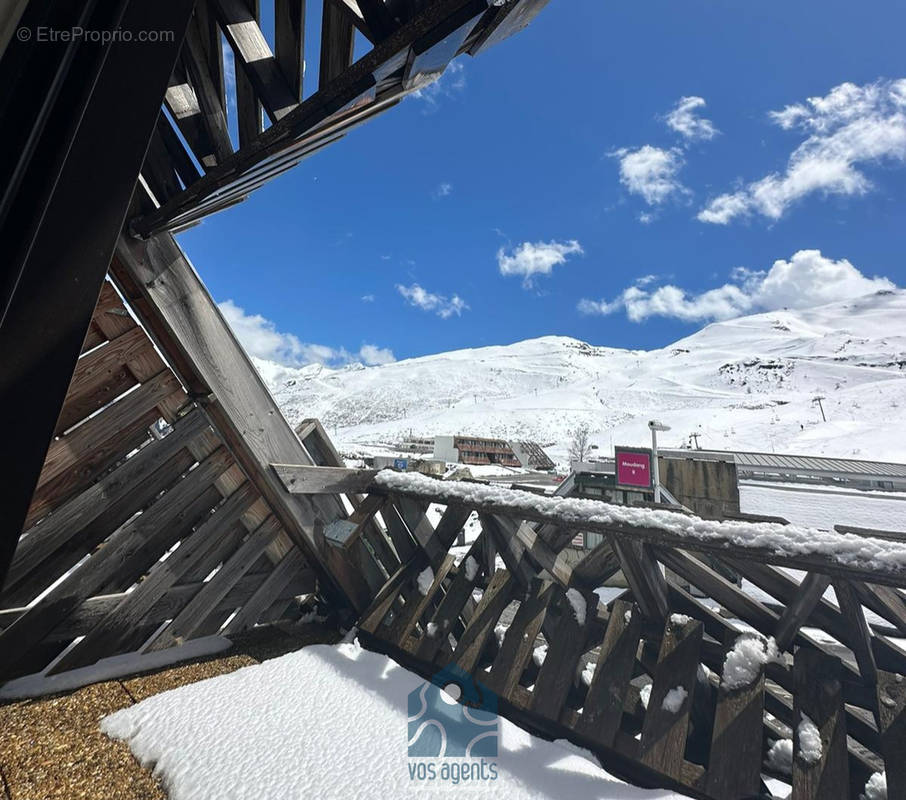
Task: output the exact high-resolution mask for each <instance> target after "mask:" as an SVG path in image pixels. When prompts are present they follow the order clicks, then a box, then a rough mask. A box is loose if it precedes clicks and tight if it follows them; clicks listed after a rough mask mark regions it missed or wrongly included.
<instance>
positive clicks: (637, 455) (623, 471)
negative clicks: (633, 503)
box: [614, 447, 651, 489]
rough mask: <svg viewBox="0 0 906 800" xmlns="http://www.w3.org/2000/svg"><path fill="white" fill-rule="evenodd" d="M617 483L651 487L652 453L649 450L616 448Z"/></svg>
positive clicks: (636, 486) (639, 487)
mask: <svg viewBox="0 0 906 800" xmlns="http://www.w3.org/2000/svg"><path fill="white" fill-rule="evenodd" d="M614 457H615V459H616V465H617V485H618V486H632V487H634V488H638V489H650V488H651V453H650V451H647V450H628V449H621V448H619V447H617V448H615V449H614Z"/></svg>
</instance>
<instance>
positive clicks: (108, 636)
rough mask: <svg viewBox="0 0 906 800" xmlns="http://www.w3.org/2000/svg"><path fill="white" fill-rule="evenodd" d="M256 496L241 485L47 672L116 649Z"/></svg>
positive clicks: (78, 664) (92, 659)
mask: <svg viewBox="0 0 906 800" xmlns="http://www.w3.org/2000/svg"><path fill="white" fill-rule="evenodd" d="M257 499H258V494H257V492H255V491H254V489H253V488H252V487H251V486H249V485H248V484H245V485H244V486H243V487H242V488H240V489H239V490H237V491H236V492H234V493H233V494H232V495H231V496H230V497H229V498H227V499H226V500H225V501H224V503H223V504H222V505H221V506H219V507H218V508H217V510H216V511H215V513H214V514H212V515H211V516H210V517H209V518H208V519H206V520H205V521H204V522H203V523H202V524H201V525H200V526H199V527H198V529H197V530H195V531H194V532H193V533H192V534H191V535H190V536H189V537H188V538H187V539H186V540H185V541H183V542H182V543H181V544H180V546H179V547H177V548H176V550H175V552H173V553H172V554H170V556H169V557H168V558H167V559H166V561H163V562H160V563H158V564H156V565H155V566H154V567H153V568H152V569H151V571H150V572H149V574H148V576H147V577H146V578H145V579H144V580H143V581H142V582H141V583H139V584H138V586H136V587H135V589H134V590H133V591H132V592H130V593H129V594H128V595H127V596H126V597H125V598H124V599H123V601H122V602H121V603H120V604H119V605H118V606H116V608H113V609H111V611H110V612H109V613H108V614H107V616H106V617H105V618H104V619H102V620H101V621H100V622H99V623H98V624H97V625H96V626H95V628H94V629H93V630H92V631H91V632H90V633H89V634H88V635H87V636H86V637H85V638H84V639H82V641H81V642H79V643H78V644H77V645H75V647H73V648H72V649H71V650H70V651H69V652H67V653H66V655H65V656H64V657H63V658H62V659H60V661H58V662H57V663H56V664H55V665H54V668H53V670H52V673H51V674H56V673H58V672H63V671H65V670H67V669H76V668H77V667H83V666H86V665H88V664H93V663H94V662H95V661H97V660H98V659H99V658H101V657H103V656H104V655H109V654H111V653H115V652H117V650H116V648H117V646H118V645H119V644H120V643H121V642H122V641H123V640H124V639H126V638H127V637H128V636H129V634H130V633H131V632H132V630H133V628H134V627H135V626H136V625H138V624H139V623H140V622H141V621H142V619H143V618H144V617H145V615H146V614H147V613H148V612H149V611H150V610H151V609H152V608H153V607H154V604H155V603H156V602H157V601H158V600H160V598H161V597H163V596H164V595H165V594H166V593H167V591H168V590H169V589H171V588H172V587H173V586H174V585H175V584H176V583H177V581H179V580H180V579H181V578H182V577H183V576H184V574H185V573H186V572H187V571H188V570H189V569H190V568H191V567H192V566H193V564H195V563H196V562H197V560H198V559H199V558H200V557H201V556H202V555H204V553H205V551H206V550H209V549H211V548H212V547H213V546H214V545H216V544H217V541H218V537H219V536H223V535H226V534H227V533H228V532H229V530H230V528H231V527H232V526H233V525H234V524H235V523H236V522H238V520H239V517H240V516H241V515H242V514H243V513H244V512H245V511H246V510H248V508H249V507H250V506H251V505H252V503H254V502H255V500H257Z"/></svg>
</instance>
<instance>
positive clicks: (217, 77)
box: [174, 5, 233, 170]
mask: <svg viewBox="0 0 906 800" xmlns="http://www.w3.org/2000/svg"><path fill="white" fill-rule="evenodd" d="M206 13H207V5H206ZM201 24H203V23H202V22H201V20H200V18H199V25H201ZM207 24H208V25H212V24H213V19H212V18H210V17H209V18H208V22H207ZM214 33H216V35H217V38H216V48H217V51H216V56H215V54H214V52H213V50H212V48H213V47H214V46H215V45H214V42H213V41H210V39H209V38H208V37H210V36H211V32H210V31H206V32H205V31H201V30H199V29H198V27H197V26H189V30H188V32H187V34H186V42H185V47H184V48H183V57H182V65H183V68H184V76H183V77H184V78H185V79H187V81H188V85H187V87H185V88H184V91H185V92H186V93H187V94H188V93H189V92H191V97H190V98H189V99H190V100H192V101H194V102H192V103H191V104H187V105H186V108H185V110H184V112H183V116H182V120H181V121H182V122H183V123H185V122H187V121H188V119H189V118H191V119H192V120H193V122H194V125H195V128H194V130H195V131H197V133H196V134H195V135H194V136H193V137H192V138H189V137H186V141H187V142H188V143H189V146H190V147H191V148H192V150H193V152H194V153H195V157H196V158H197V159H198V161H199V162H200V163H201V165H202V167H203V168H204V169H205V170H208V169H211V168H213V167H215V166H217V164H220V163H222V162H223V160H224V159H226V158H228V157H229V156H230V155H232V153H233V143H232V141H231V140H230V134H229V128H228V127H227V119H226V106H225V104H224V99H225V92H224V78H223V55H222V53H221V52H220V51H221V47H220V31H219V30H218V29H217V28H216V26H215V28H214ZM215 61H216V65H217V67H216V68H215V72H212V71H211V64H213V63H215ZM190 115H191V116H190ZM174 118H177V117H176V115H175V114H174ZM179 122H180V119H179V118H177V124H179ZM184 127H185V126H184V125H181V126H180V129H181V130H182V129H183V128H184ZM183 134H184V135H185V131H183Z"/></svg>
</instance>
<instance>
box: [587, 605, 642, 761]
mask: <svg viewBox="0 0 906 800" xmlns="http://www.w3.org/2000/svg"><path fill="white" fill-rule="evenodd" d="M641 634H642V614H641V610H640V609H638V608H637V607H634V606H633V604H632V603H629V602H627V601H626V600H617V601H615V602H614V604H613V609H612V611H611V614H610V620H609V621H608V623H607V631H606V633H605V634H604V641H603V642H602V643H601V648H600V650H599V651H598V661H597V664H596V666H595V673H594V676H593V677H592V679H591V684H590V685H589V687H588V693H587V694H586V696H585V704H584V706H583V708H582V714H581V715H580V716H579V720H578V722H577V725H576V728H577V730H579V731H580V732H581V733H583V734H585V735H586V736H589V737H590V738H592V739H594V740H595V741H597V742H600V743H601V744H602V745H604V746H605V747H611V746H612V745H613V743H614V740H615V738H616V735H617V731H618V730H619V728H620V721H621V719H622V716H623V704H624V700H625V698H626V693H627V690H628V688H629V681H630V680H631V679H632V670H633V667H634V665H635V656H636V652H637V651H638V646H639V639H640V637H641Z"/></svg>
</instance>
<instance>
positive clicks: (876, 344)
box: [253, 290, 906, 462]
mask: <svg viewBox="0 0 906 800" xmlns="http://www.w3.org/2000/svg"><path fill="white" fill-rule="evenodd" d="M904 319H906V291H902V290H898V291H893V292H891V291H882V292H878V293H875V294H871V295H866V296H864V297H859V298H854V299H852V300H847V301H844V302H836V303H830V304H827V305H823V306H817V307H814V308H806V309H784V310H778V311H769V312H762V313H759V314H754V315H750V316H745V317H738V318H735V319H732V320H725V321H721V322H713V323H710V324H708V325H706V326H704V327H703V328H701V329H700V330H698V331H696V332H695V333H693V334H690V335H689V336H685V337H683V338H681V339H679V340H677V341H676V342H673V343H671V344H669V345H667V346H665V347H662V348H657V349H653V350H625V349H621V348H616V347H610V346H602V345H593V344H589V343H587V342H583V341H582V340H580V339H576V338H573V337H569V336H560V335H551V336H543V337H538V338H535V339H524V340H520V341H517V342H513V343H512V344H507V345H489V346H484V347H479V348H464V349H461V350H453V351H448V352H444V353H436V354H432V355H428V356H420V357H416V358H409V359H405V360H401V361H397V362H394V363H391V364H386V365H381V366H373V367H361V366H347V367H344V368H341V369H332V368H329V367H324V366H322V365H308V366H305V367H301V368H294V367H284V366H281V365H279V364H275V363H273V362H267V361H263V360H261V359H253V361H254V362H255V365H256V367H257V368H258V370H259V372H260V373H261V375H262V377H263V378H264V380H265V383H266V384H267V385H268V387H269V389H270V390H271V392H272V394H273V395H274V397H275V399H276V401H277V403H278V405H280V407H281V409H282V410H283V412H284V414H285V415H286V417H287V419H288V420H289V421H290V423H291V424H294V425H295V424H297V423H298V422H299V421H300V420H301V419H303V418H305V417H312V416H314V417H318V418H320V419H321V420H322V422H323V423H324V424H325V426H326V427H327V428H328V430H329V432H330V433H331V435H332V436H333V437H334V438H335V440H336V442H337V444H338V446H339V447H340V448H341V449H342V450H343V451H344V452H347V453H373V452H381V451H392V450H394V449H395V445H396V444H397V443H398V442H399V441H400V439H401V438H403V437H404V436H406V435H409V434H410V433H411V434H413V435H419V436H431V435H435V434H450V433H470V434H474V435H487V436H501V437H506V438H520V439H535V440H537V441H539V442H541V443H542V444H543V445H545V446H546V447H547V448H548V449H549V452H550V453H551V455H552V457H554V458H555V460H558V459H559V460H560V461H561V462H562V461H565V458H566V451H567V448H568V443H569V439H570V437H571V433H572V431H574V430H575V429H576V427H578V426H580V425H582V424H588V425H589V427H590V429H591V431H592V442H593V443H594V444H596V445H597V446H598V448H599V449H600V450H602V451H605V452H607V451H609V450H610V449H611V446H612V444H644V443H646V442H647V441H648V436H649V433H648V430H647V427H646V423H647V420H648V419H650V418H651V417H653V416H656V417H658V418H659V419H661V420H662V421H663V422H666V423H667V424H669V425H671V426H672V430H671V431H670V432H668V433H665V434H663V435H662V437H661V441H662V443H663V445H664V446H683V445H687V444H689V443H690V442H691V441H692V440H691V438H690V437H691V435H692V434H697V438H698V441H699V444H700V446H701V447H703V448H708V447H711V448H716V449H747V450H763V451H771V450H776V451H777V452H781V451H784V452H794V451H795V452H801V453H805V454H814V455H836V456H839V457H860V458H877V459H884V460H903V461H906V433H904V432H903V431H904V430H906V383H904V382H903V381H904V380H906V325H904V324H903V320H904ZM818 395H821V396H823V397H824V398H825V399H824V400H822V404H823V406H824V410H825V413H826V414H827V421H826V422H824V421H822V420H821V414H820V410H819V408H818V407H817V405H816V404H815V402H814V398H815V397H816V396H818Z"/></svg>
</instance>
